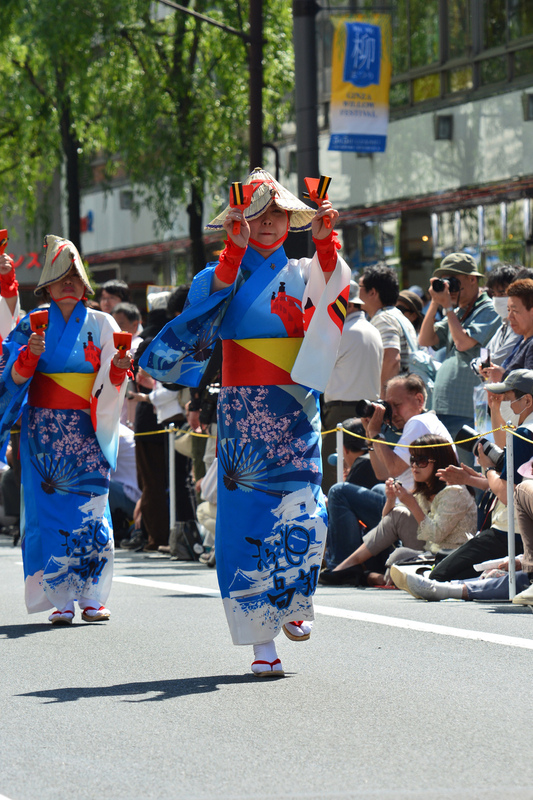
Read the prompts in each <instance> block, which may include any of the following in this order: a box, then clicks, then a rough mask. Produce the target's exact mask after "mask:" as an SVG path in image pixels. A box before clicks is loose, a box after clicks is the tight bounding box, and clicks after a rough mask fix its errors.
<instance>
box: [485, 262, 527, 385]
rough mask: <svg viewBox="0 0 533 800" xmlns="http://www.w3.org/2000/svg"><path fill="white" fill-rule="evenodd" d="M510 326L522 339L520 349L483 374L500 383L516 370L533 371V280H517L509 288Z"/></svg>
mask: <svg viewBox="0 0 533 800" xmlns="http://www.w3.org/2000/svg"><path fill="white" fill-rule="evenodd" d="M507 309H508V317H509V326H510V327H511V329H512V330H513V332H514V333H515V334H517V335H518V336H521V337H522V341H521V343H520V345H519V347H518V348H517V349H515V350H513V352H512V353H511V355H510V356H509V357H508V358H507V359H506V360H505V361H504V362H503V364H502V365H501V366H497V365H496V364H491V366H490V367H488V368H487V369H486V370H484V372H483V374H484V375H485V376H486V377H488V378H489V380H491V381H499V380H501V379H502V378H503V377H505V376H506V375H508V374H509V372H512V371H513V370H516V369H533V280H531V278H525V279H524V280H516V281H514V283H511V284H510V285H509V286H508V287H507Z"/></svg>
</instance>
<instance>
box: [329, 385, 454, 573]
mask: <svg viewBox="0 0 533 800" xmlns="http://www.w3.org/2000/svg"><path fill="white" fill-rule="evenodd" d="M426 397H427V393H426V387H425V385H424V382H423V380H422V378H420V377H419V376H418V375H405V376H398V377H396V378H392V380H390V381H389V383H388V384H387V388H386V393H385V399H386V402H387V403H389V404H390V407H391V409H392V416H391V421H392V424H393V425H394V426H395V428H396V429H397V430H400V431H402V436H401V438H400V440H399V442H398V444H397V446H396V447H394V449H393V448H392V446H391V444H390V443H386V442H385V439H384V437H383V436H382V434H381V428H382V426H383V420H384V416H385V406H383V405H381V404H378V403H374V404H373V406H374V413H373V414H372V416H371V417H365V418H363V419H362V420H361V421H362V423H363V426H364V428H365V433H366V436H367V438H368V439H372V440H375V441H374V442H373V443H370V444H369V446H368V450H369V453H370V462H371V464H372V468H373V470H374V473H375V475H376V478H377V479H378V480H380V481H384V480H385V479H386V478H389V477H390V478H397V479H398V481H399V482H400V483H402V484H403V486H404V488H405V489H407V490H409V491H410V490H412V489H413V488H414V481H413V477H412V474H411V470H410V468H409V450H408V445H410V444H411V442H413V441H414V440H415V439H417V438H418V437H419V436H423V435H424V434H426V433H433V434H436V435H438V436H443V437H444V439H446V441H448V442H451V441H452V439H451V436H450V434H449V433H448V431H447V430H446V428H445V427H444V425H443V424H442V422H440V420H439V419H438V418H437V417H436V415H435V414H433V413H432V412H430V411H425V410H424V408H425V403H426ZM384 489H385V487H384V484H383V483H381V484H377V485H376V486H374V487H373V488H371V489H367V488H366V487H364V486H360V485H358V486H356V485H354V484H352V483H347V482H344V483H336V484H334V485H333V486H332V487H331V489H330V490H329V493H328V518H329V534H328V535H329V536H330V537H331V539H330V540H331V541H332V542H335V549H337V548H338V546H339V544H338V543H339V542H341V541H346V543H347V546H350V545H351V550H350V551H349V552H352V551H353V550H354V549H355V547H357V546H358V545H359V544H361V542H362V539H361V524H360V523H363V526H364V527H365V528H366V529H368V530H370V529H372V528H375V527H376V526H377V525H378V524H379V521H380V519H381V514H382V511H383V506H384V505H385V494H384ZM328 566H329V567H330V568H331V567H333V566H336V564H333V563H332V562H330V563H329V564H328Z"/></svg>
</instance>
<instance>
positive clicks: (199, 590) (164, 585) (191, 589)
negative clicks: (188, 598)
mask: <svg viewBox="0 0 533 800" xmlns="http://www.w3.org/2000/svg"><path fill="white" fill-rule="evenodd" d="M113 580H114V581H118V583H133V584H137V585H138V586H151V587H153V588H155V589H171V590H172V591H173V592H181V593H183V594H203V595H206V594H208V595H213V596H214V597H220V592H219V591H218V589H205V588H204V587H203V586H193V585H192V584H189V583H170V582H169V581H152V580H150V579H149V578H133V577H130V576H129V575H115V576H114V577H113ZM0 800H1V798H0Z"/></svg>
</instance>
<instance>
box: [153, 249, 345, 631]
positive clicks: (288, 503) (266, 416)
mask: <svg viewBox="0 0 533 800" xmlns="http://www.w3.org/2000/svg"><path fill="white" fill-rule="evenodd" d="M216 266H217V265H216V264H209V265H208V266H207V267H206V268H205V269H204V270H203V271H202V272H201V273H200V274H199V275H197V276H196V277H195V279H194V281H193V283H192V286H191V290H190V292H189V305H188V306H187V307H186V309H185V310H184V312H183V313H182V314H181V315H180V316H179V317H177V318H176V319H175V320H172V321H171V322H170V323H169V324H168V325H167V326H166V328H164V329H163V331H162V332H161V333H160V334H159V335H158V336H157V337H156V338H155V339H154V341H153V342H152V343H151V345H150V346H149V347H148V349H147V351H146V352H145V353H144V354H143V356H142V357H141V360H140V365H141V366H142V367H143V369H145V370H146V371H147V372H149V373H150V374H151V375H153V376H154V377H155V378H157V379H158V380H165V381H176V382H179V383H185V384H188V385H193V386H194V385H197V384H198V382H199V380H200V377H201V375H202V372H203V370H204V369H205V366H206V364H207V360H208V359H209V356H210V355H211V352H212V349H213V346H214V342H215V340H216V337H217V336H220V338H221V339H222V344H223V364H222V389H221V391H220V395H219V401H218V444H217V455H218V485H217V493H218V494H217V523H216V538H215V549H216V562H217V573H218V581H219V586H220V591H221V594H222V598H223V603H224V608H225V611H226V616H227V620H228V624H229V628H230V632H231V636H232V639H233V642H234V644H239V645H245V644H257V643H261V642H268V641H270V640H272V639H273V638H274V637H275V636H276V635H277V634H278V633H279V631H280V630H281V627H282V625H283V624H284V623H286V622H289V621H292V620H312V619H313V618H314V613H313V603H312V596H313V594H314V591H315V588H316V585H317V579H318V575H319V571H320V565H321V561H322V553H323V549H324V543H325V539H326V530H327V514H326V508H325V504H324V496H323V494H322V490H321V488H320V485H321V479H322V474H321V456H320V449H321V448H320V413H319V404H318V400H319V394H320V391H322V390H323V388H324V386H325V384H326V383H327V379H328V377H329V373H330V371H331V368H332V367H333V364H334V361H335V354H336V350H337V347H338V343H339V340H340V334H341V331H342V323H343V321H344V317H345V314H346V302H347V295H348V288H347V287H348V283H349V279H350V273H349V268H348V266H347V265H346V264H345V262H343V261H342V259H340V258H338V260H337V266H336V268H335V271H334V272H333V274H332V278H331V279H330V281H329V283H328V284H326V281H325V279H324V275H323V273H322V270H321V268H320V265H319V263H318V259H317V257H316V256H315V257H314V258H313V259H312V260H310V259H301V260H299V261H297V260H290V261H289V260H288V259H287V256H286V255H285V251H284V250H283V248H282V247H280V248H279V249H278V250H276V251H275V252H274V253H272V254H271V255H270V256H269V257H268V258H264V257H263V256H262V255H260V254H259V253H257V252H256V251H255V250H253V249H252V248H251V247H248V248H247V250H246V252H245V254H244V258H243V260H242V263H241V266H240V268H239V272H238V275H237V279H236V281H235V283H234V284H233V285H232V286H230V287H228V288H226V289H222V290H220V291H217V292H213V293H211V286H212V281H213V276H214V271H215V268H216ZM302 378H303V379H304V380H302ZM311 387H315V388H311Z"/></svg>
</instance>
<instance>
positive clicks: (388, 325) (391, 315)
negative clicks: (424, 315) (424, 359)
mask: <svg viewBox="0 0 533 800" xmlns="http://www.w3.org/2000/svg"><path fill="white" fill-rule="evenodd" d="M370 322H371V323H372V325H373V326H374V327H375V328H377V330H378V331H379V333H380V335H381V341H382V342H383V349H384V350H387V349H388V348H390V349H393V350H398V351H399V352H400V373H399V374H400V375H406V374H407V373H408V372H409V355H410V354H411V352H414V351H415V350H418V337H417V335H416V331H415V329H414V328H413V325H412V323H411V322H410V321H409V320H408V319H407V317H406V316H404V314H402V312H401V311H400V309H399V308H396V306H386V307H385V308H380V309H378V310H377V311H376V313H375V314H374V316H373V317H372V319H371V320H370Z"/></svg>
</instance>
